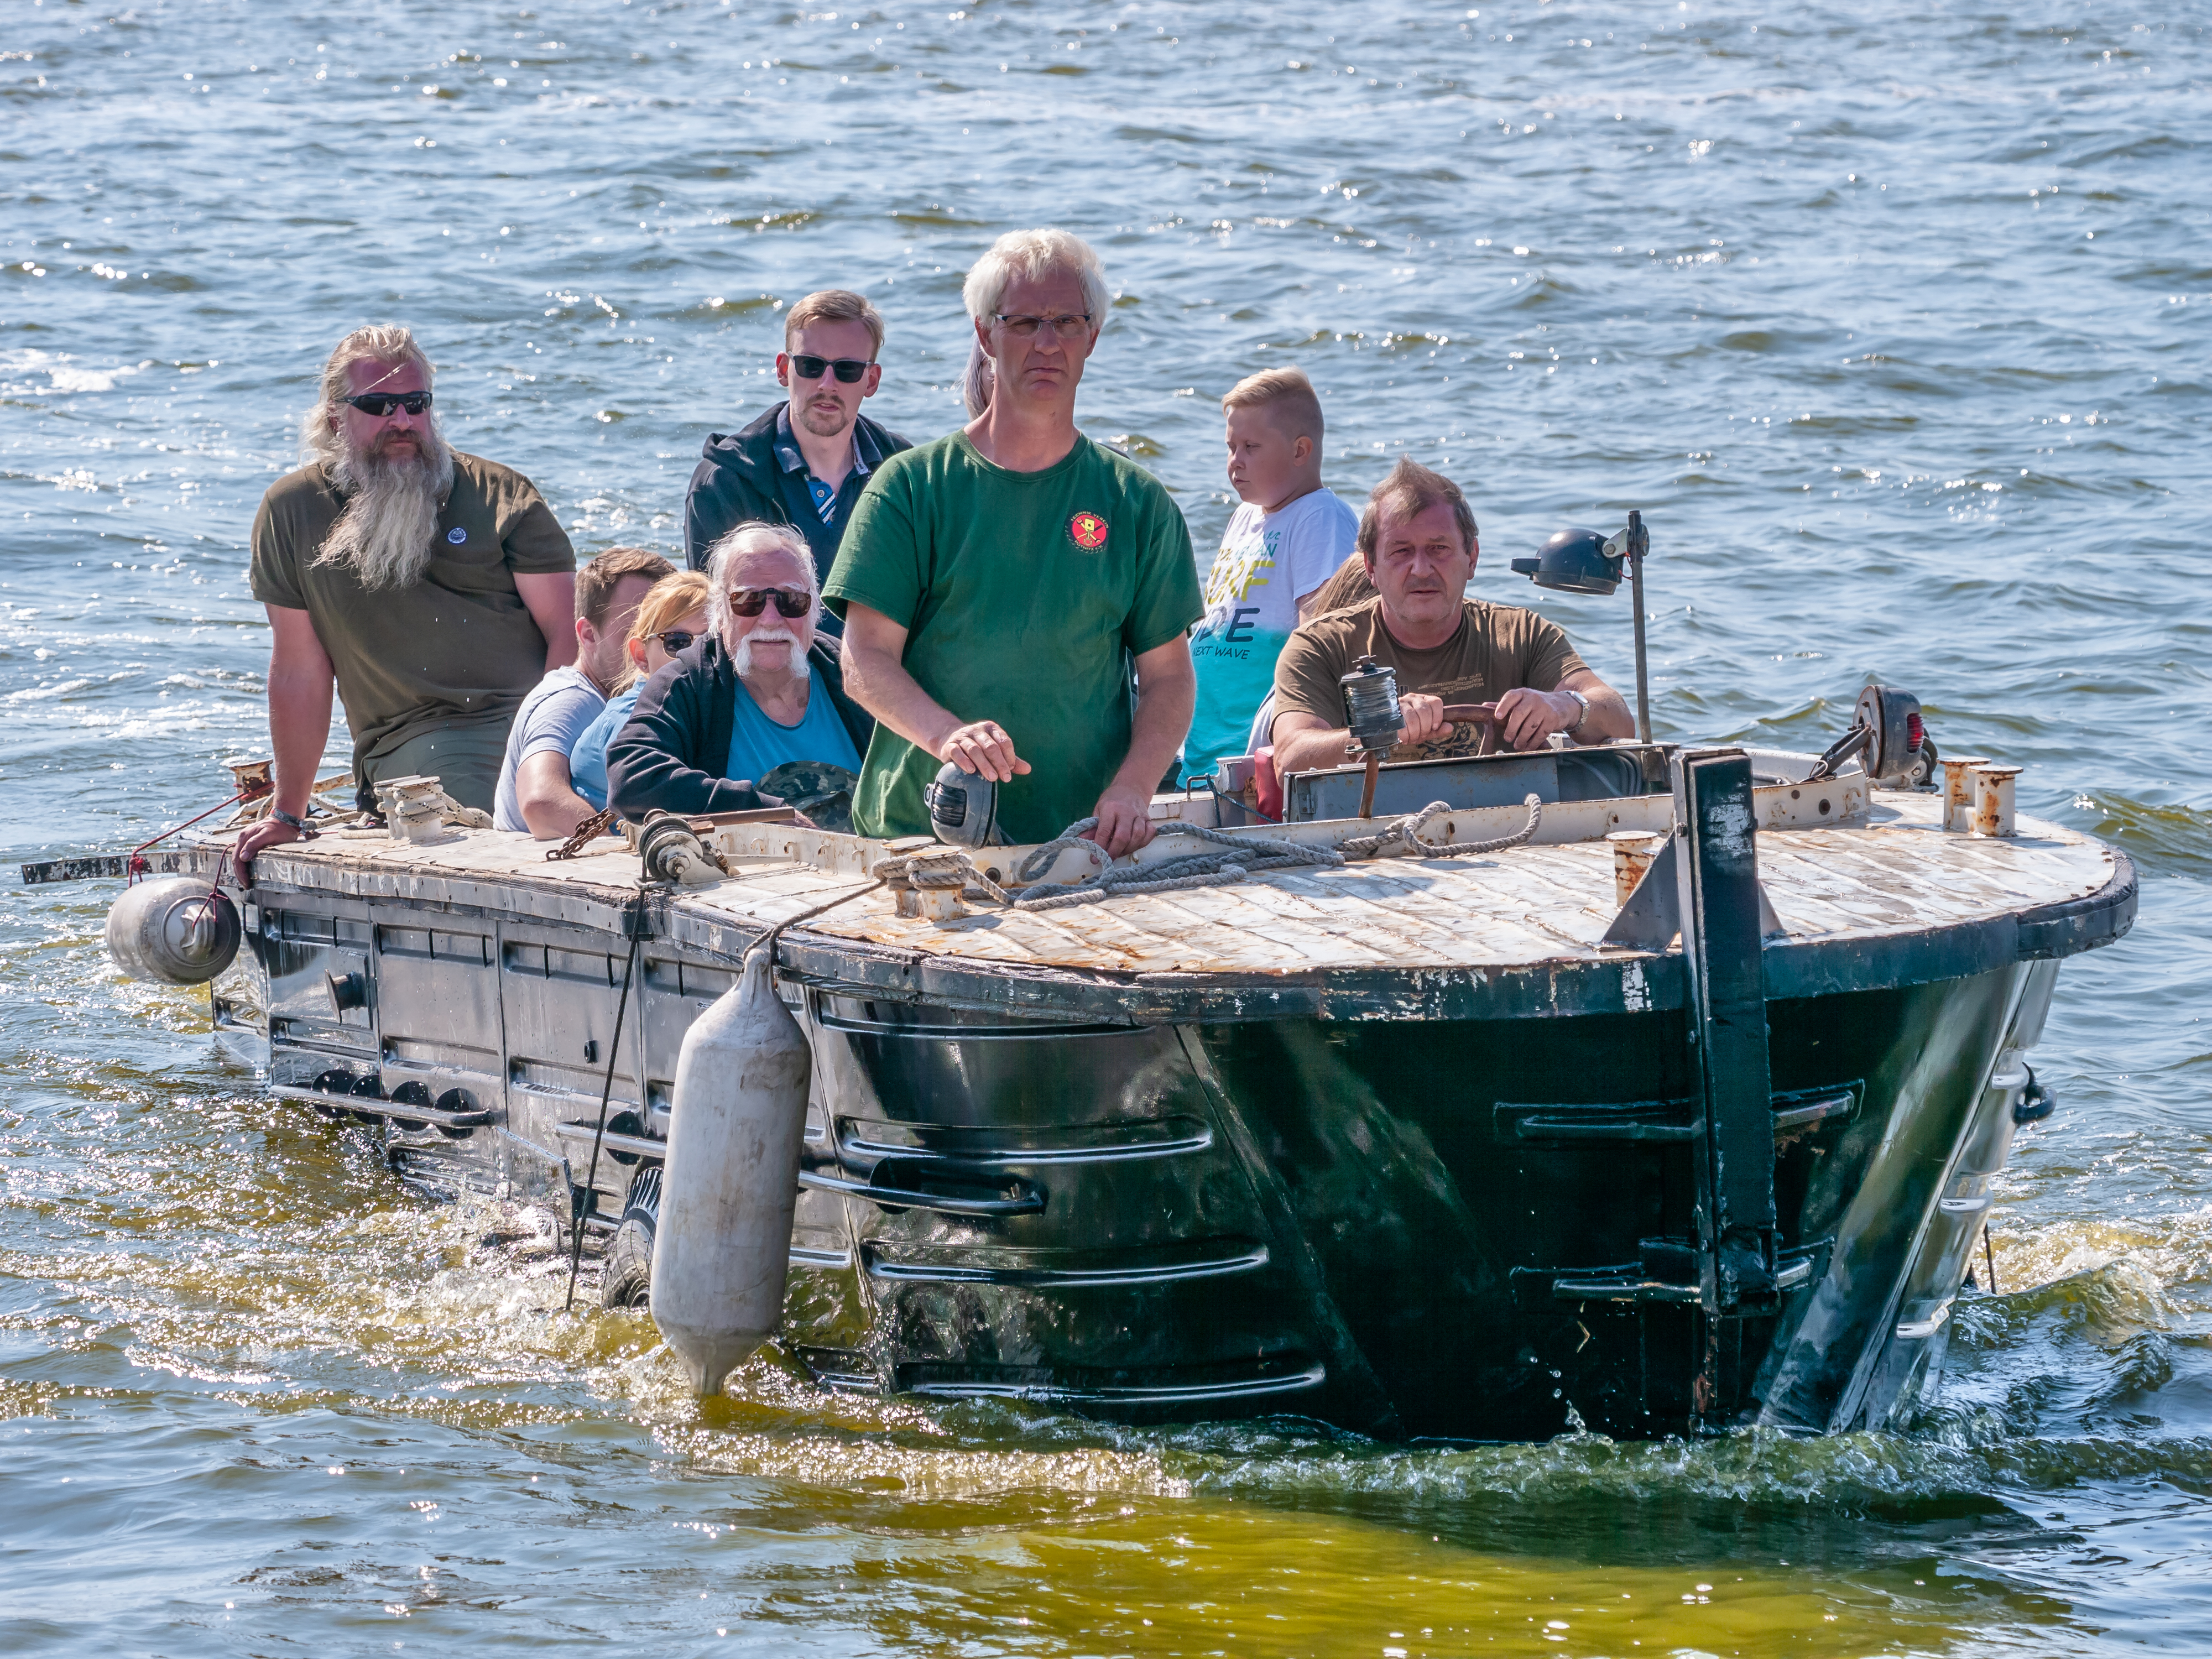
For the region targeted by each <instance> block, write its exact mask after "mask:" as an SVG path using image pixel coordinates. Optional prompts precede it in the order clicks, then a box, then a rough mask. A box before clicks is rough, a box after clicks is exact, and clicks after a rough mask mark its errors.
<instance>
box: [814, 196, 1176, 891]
mask: <svg viewBox="0 0 2212 1659" xmlns="http://www.w3.org/2000/svg"><path fill="white" fill-rule="evenodd" d="M963 298H964V299H965V301H966V302H967V307H968V314H969V317H970V318H971V319H973V321H974V325H975V337H976V339H977V340H978V341H979V342H980V343H981V345H982V347H983V349H984V351H985V352H986V353H987V355H988V356H989V357H990V358H991V365H992V392H991V398H990V402H989V403H988V404H987V405H986V406H985V407H984V409H983V411H982V413H981V415H979V416H976V417H975V420H973V421H971V422H969V424H968V425H967V426H966V427H965V428H963V429H962V430H960V431H957V432H955V433H952V434H951V435H949V436H947V437H944V438H940V439H939V440H938V441H936V442H934V443H931V444H925V445H923V446H922V447H921V448H919V449H910V450H908V451H907V452H906V453H903V454H900V455H894V456H892V457H891V458H890V459H889V460H888V461H885V462H884V465H882V466H881V467H880V468H878V470H877V473H876V477H875V478H874V480H873V481H872V483H870V484H869V486H868V490H867V493H866V495H863V496H862V497H861V499H860V506H859V507H856V508H854V513H853V523H852V526H851V528H850V529H849V530H848V532H846V537H845V545H844V548H843V550H842V551H841V552H840V553H839V554H838V556H837V562H836V566H835V567H834V568H832V569H831V571H830V573H829V583H828V586H827V588H826V590H825V592H827V595H828V599H829V605H831V606H832V607H833V608H836V607H842V609H843V611H844V612H845V627H846V634H845V639H846V646H845V672H846V676H847V679H848V684H850V686H851V688H852V691H853V695H854V696H855V697H856V698H858V699H859V700H860V702H861V703H862V704H863V705H865V706H866V708H868V709H869V711H870V712H871V713H872V714H874V715H875V716H876V718H877V720H878V721H879V722H880V724H879V725H878V727H877V729H876V738H875V741H874V743H872V744H870V745H869V749H868V757H867V764H866V767H865V768H864V769H862V771H861V774H860V791H859V793H858V794H857V795H856V796H855V797H854V811H853V821H854V827H855V828H856V829H859V830H860V833H862V834H863V835H871V836H909V835H927V834H928V833H929V816H928V809H927V806H926V805H924V804H923V791H924V789H925V788H926V787H927V785H928V784H929V782H930V781H931V780H932V779H933V777H934V776H935V775H936V773H937V770H938V768H939V765H940V764H941V763H945V762H957V763H958V764H959V765H960V766H962V767H963V768H964V769H967V770H969V771H970V772H973V773H976V774H979V775H982V776H984V777H987V778H989V779H991V780H993V781H994V782H996V783H998V784H1000V786H1001V787H1000V791H999V804H998V813H999V822H1000V826H1001V827H1002V829H1004V831H1005V833H1006V836H1007V837H1008V838H1009V839H1010V840H1012V841H1014V842H1039V841H1045V840H1048V839H1050V838H1051V837H1052V836H1057V835H1059V834H1060V832H1061V830H1063V829H1066V827H1067V826H1068V825H1069V824H1070V823H1075V822H1078V821H1080V820H1083V819H1086V818H1095V819H1096V820H1097V823H1096V825H1095V827H1093V828H1092V829H1091V830H1089V831H1088V832H1087V833H1089V835H1090V836H1091V838H1092V839H1093V840H1095V841H1097V842H1098V843H1099V844H1100V845H1101V846H1103V848H1105V849H1106V850H1107V852H1108V853H1109V854H1112V855H1114V856H1117V857H1118V856H1119V855H1121V854H1124V853H1127V852H1128V851H1130V850H1131V849H1132V848H1137V847H1141V846H1143V845H1144V844H1145V843H1146V842H1148V841H1150V840H1151V839H1152V824H1151V821H1150V818H1149V817H1148V816H1147V809H1148V807H1149V805H1150V803H1151V799H1152V792H1153V790H1154V788H1155V787H1157V786H1158V782H1159V780H1160V776H1161V775H1162V774H1163V773H1164V772H1165V771H1166V769H1167V767H1168V764H1169V763H1170V761H1172V760H1173V759H1174V758H1175V755H1176V749H1177V748H1178V746H1180V744H1182V738H1183V734H1184V732H1186V731H1188V728H1189V726H1190V713H1191V703H1192V696H1193V677H1192V672H1191V663H1190V645H1189V641H1188V640H1187V639H1186V638H1185V637H1184V631H1185V630H1186V629H1188V628H1189V626H1190V625H1191V623H1194V622H1196V621H1197V620H1198V619H1199V617H1200V616H1202V615H1204V614H1205V609H1206V607H1205V606H1204V605H1203V604H1202V603H1201V602H1200V598H1199V589H1198V567H1197V563H1196V561H1195V560H1194V559H1193V557H1192V556H1191V546H1190V531H1189V529H1188V526H1185V524H1184V523H1183V518H1182V512H1181V510H1180V509H1178V508H1177V507H1176V504H1175V501H1174V498H1173V497H1171V496H1170V495H1169V494H1168V492H1167V490H1166V489H1165V488H1164V486H1163V485H1162V484H1161V483H1159V481H1158V479H1156V478H1154V477H1152V475H1151V474H1150V473H1148V472H1146V471H1144V469H1143V468H1141V467H1139V466H1138V465H1136V464H1135V463H1134V462H1133V461H1131V460H1129V459H1127V458H1126V457H1123V456H1121V455H1117V454H1115V453H1114V452H1113V451H1112V450H1110V449H1108V448H1107V447H1105V446H1103V444H1099V443H1096V442H1094V441H1091V439H1089V438H1086V437H1085V436H1084V435H1083V434H1082V433H1080V432H1079V431H1078V430H1077V429H1076V425H1075V392H1076V386H1077V385H1078V384H1079V382H1080V381H1081V380H1082V378H1083V366H1084V364H1085V362H1086V361H1087V360H1088V359H1089V357H1090V356H1091V350H1092V349H1093V348H1094V347H1095V346H1096V345H1097V343H1098V331H1099V328H1100V326H1101V325H1103V323H1104V321H1105V319H1106V310H1107V305H1108V295H1107V291H1106V279H1105V275H1104V273H1103V271H1102V270H1100V268H1099V264H1098V256H1097V254H1096V253H1094V252H1091V249H1090V248H1089V247H1088V246H1086V245H1085V244H1084V243H1083V242H1082V241H1080V240H1078V239H1077V238H1076V237H1073V236H1071V235H1069V234H1067V233H1066V231H1061V230H1027V231H1014V232H1012V233H1010V234H1006V235H1005V236H1002V237H1000V239H999V240H998V241H996V242H995V243H994V244H993V245H992V246H991V249H990V251H989V252H987V253H986V254H985V255H984V256H983V257H982V258H981V259H979V260H978V261H976V263H975V269H973V270H970V271H969V273H968V281H967V285H966V288H965V290H964V293H963ZM1132 663H1133V664H1134V665H1135V671H1136V683H1137V684H1136V698H1135V703H1134V708H1132V706H1131V699H1130V696H1129V674H1130V667H1131V664H1132Z"/></svg>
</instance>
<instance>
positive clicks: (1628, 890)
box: [1606, 829, 1667, 904]
mask: <svg viewBox="0 0 2212 1659" xmlns="http://www.w3.org/2000/svg"><path fill="white" fill-rule="evenodd" d="M1606 840H1607V842H1610V843H1611V844H1612V847H1613V902H1615V903H1617V904H1626V903H1627V902H1628V901H1629V898H1630V896H1632V894H1633V893H1634V892H1635V891H1636V884H1637V883H1638V882H1640V881H1642V880H1643V879H1644V872H1645V871H1646V870H1649V869H1650V867H1651V860H1653V859H1655V858H1656V857H1658V856H1659V852H1660V849H1661V848H1663V847H1665V846H1666V844H1667V837H1666V836H1664V835H1662V834H1661V833H1660V832H1659V831H1658V830H1656V829H1615V830H1613V832H1612V833H1611V834H1610V835H1608V836H1606Z"/></svg>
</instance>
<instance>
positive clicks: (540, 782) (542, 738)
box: [491, 547, 676, 841]
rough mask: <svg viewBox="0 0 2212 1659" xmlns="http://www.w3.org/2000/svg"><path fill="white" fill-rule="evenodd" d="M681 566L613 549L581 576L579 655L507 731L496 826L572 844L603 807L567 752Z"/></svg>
mask: <svg viewBox="0 0 2212 1659" xmlns="http://www.w3.org/2000/svg"><path fill="white" fill-rule="evenodd" d="M673 574H676V572H675V567H674V566H672V565H671V564H670V563H669V562H668V561H667V560H665V559H664V558H662V557H661V556H660V555H659V554H658V553H654V552H651V551H648V550H647V549H645V548H642V547H611V548H609V549H608V550H606V551H605V552H604V553H602V554H600V555H599V557H597V558H596V559H593V560H592V562H590V563H589V564H587V565H586V566H585V567H584V568H583V569H582V570H580V571H579V572H578V573H577V575H576V660H575V661H574V662H573V663H569V664H567V665H564V666H562V667H560V668H556V669H553V670H552V671H550V672H549V673H547V675H546V676H545V678H544V679H542V680H540V681H538V684H537V686H536V688H535V689H534V690H532V692H531V694H530V695H529V696H526V697H525V698H524V699H523V700H522V707H521V708H520V709H519V710H517V711H516V713H515V716H514V724H513V726H511V727H509V728H508V731H507V758H506V761H505V763H503V764H502V765H501V768H500V774H499V794H498V796H497V798H496V799H495V802H494V804H493V806H492V811H491V823H492V828H493V829H505V830H507V831H509V832H511V833H516V834H527V835H532V836H536V837H537V838H538V840H540V841H565V840H567V839H568V837H569V836H572V835H574V834H575V832H576V830H577V829H578V828H579V827H580V825H581V824H582V823H584V821H585V820H586V818H589V817H593V816H594V815H595V814H597V812H598V811H599V808H597V807H596V806H594V805H592V803H591V802H589V801H588V800H586V799H584V797H583V796H582V795H580V794H579V793H577V792H576V787H575V785H574V781H572V780H571V779H570V777H569V775H568V751H569V750H570V749H572V748H573V747H574V745H575V742H576V739H577V738H579V737H580V736H581V735H582V733H583V731H584V728H585V727H586V726H589V725H590V724H591V723H592V720H594V719H595V718H597V717H598V715H599V711H600V710H601V709H603V708H605V707H606V706H607V699H608V697H609V696H612V695H613V692H614V689H615V682H616V681H617V680H618V679H620V678H622V676H623V668H624V667H625V666H626V665H628V663H629V652H628V650H627V648H626V647H628V645H629V625H630V622H631V620H632V619H633V618H634V617H636V615H637V608H638V606H639V605H642V604H643V603H644V602H645V596H646V595H647V593H650V592H652V591H653V584H654V583H655V582H657V581H659V580H660V579H661V578H662V577H663V576H671V575H673Z"/></svg>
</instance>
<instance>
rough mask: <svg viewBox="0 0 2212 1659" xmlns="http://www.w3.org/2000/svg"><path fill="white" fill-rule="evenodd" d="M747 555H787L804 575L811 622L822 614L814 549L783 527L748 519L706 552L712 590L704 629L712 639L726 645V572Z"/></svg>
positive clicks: (792, 530) (727, 591)
mask: <svg viewBox="0 0 2212 1659" xmlns="http://www.w3.org/2000/svg"><path fill="white" fill-rule="evenodd" d="M751 553H788V554H789V555H790V556H791V557H792V560H793V562H794V563H796V564H797V565H798V566H799V569H800V570H801V571H803V572H804V573H805V579H806V592H807V597H808V598H810V599H812V600H813V601H814V606H813V609H812V610H811V611H809V612H808V617H807V619H808V620H809V621H810V622H811V621H812V620H813V618H814V617H817V616H819V615H820V614H821V611H822V583H821V580H820V578H819V577H818V576H817V575H816V574H815V570H814V550H813V549H812V548H811V547H809V546H808V545H807V544H806V538H805V536H804V535H802V534H800V533H799V531H797V530H796V529H794V528H793V527H792V526H790V525H787V524H769V523H768V522H767V521H766V520H762V519H748V520H746V521H745V522H744V523H743V524H741V525H739V526H738V527H737V528H736V529H735V530H732V531H731V532H729V533H728V534H727V535H726V536H722V537H720V538H717V539H716V541H715V543H714V545H713V546H712V547H710V548H708V550H707V580H708V581H709V582H711V583H712V584H713V585H714V591H713V592H710V593H708V596H707V627H708V630H709V631H711V632H712V633H713V634H714V636H715V637H716V638H717V639H719V640H720V641H723V642H724V643H725V644H727V643H728V641H729V637H730V624H731V622H732V617H731V615H730V573H731V572H732V570H734V569H735V568H737V565H738V561H739V560H741V559H743V558H744V557H745V556H746V555H748V554H751Z"/></svg>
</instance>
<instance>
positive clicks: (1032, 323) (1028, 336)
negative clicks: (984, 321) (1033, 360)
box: [998, 311, 1091, 340]
mask: <svg viewBox="0 0 2212 1659" xmlns="http://www.w3.org/2000/svg"><path fill="white" fill-rule="evenodd" d="M998 316H999V320H1000V322H1001V323H1004V324H1005V325H1006V332H1007V333H1009V334H1012V335H1016V336H1018V337H1020V338H1022V339H1024V340H1033V339H1035V338H1036V335H1037V331H1038V330H1040V329H1050V330H1051V331H1052V332H1053V334H1054V337H1057V338H1060V339H1066V337H1068V336H1069V335H1071V334H1074V333H1077V332H1079V331H1081V330H1083V329H1086V328H1088V327H1090V326H1091V313H1089V312H1087V311H1085V312H1079V313H1076V314H1074V315H1073V316H1062V317H1012V316H1008V315H1007V314H1006V313H1005V312H1003V311H1002V312H1000V313H998Z"/></svg>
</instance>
